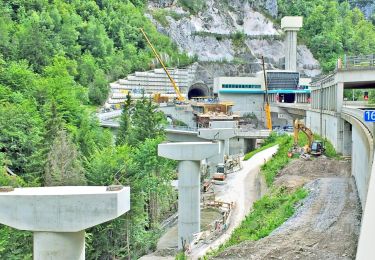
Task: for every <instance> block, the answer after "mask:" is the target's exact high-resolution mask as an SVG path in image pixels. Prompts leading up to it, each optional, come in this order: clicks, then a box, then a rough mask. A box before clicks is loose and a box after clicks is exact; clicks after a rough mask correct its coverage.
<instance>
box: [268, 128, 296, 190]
mask: <svg viewBox="0 0 375 260" xmlns="http://www.w3.org/2000/svg"><path fill="white" fill-rule="evenodd" d="M278 144H279V149H278V150H277V152H276V154H275V155H274V156H273V158H272V159H271V160H269V161H268V162H267V163H265V164H264V165H263V166H262V167H261V171H262V174H263V176H264V177H265V179H266V183H267V185H268V186H269V187H270V186H272V184H273V181H274V179H275V177H276V175H277V174H278V172H279V171H280V170H281V169H282V168H284V166H285V165H287V164H288V162H289V161H290V159H289V158H288V156H287V155H288V151H289V149H290V148H291V147H292V145H293V138H292V137H291V136H288V135H283V136H281V137H280V138H279V140H278Z"/></svg>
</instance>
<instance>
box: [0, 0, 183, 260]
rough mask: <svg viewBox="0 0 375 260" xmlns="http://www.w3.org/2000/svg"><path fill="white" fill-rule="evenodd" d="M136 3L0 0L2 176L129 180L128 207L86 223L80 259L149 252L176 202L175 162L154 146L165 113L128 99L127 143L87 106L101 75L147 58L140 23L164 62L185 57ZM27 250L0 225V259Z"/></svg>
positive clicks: (32, 180) (6, 180)
mask: <svg viewBox="0 0 375 260" xmlns="http://www.w3.org/2000/svg"><path fill="white" fill-rule="evenodd" d="M143 4H144V3H143V2H142V1H114V0H102V1H89V0H82V1H80V0H72V1H63V0H55V1H47V0H32V1H29V0H10V1H8V0H4V1H1V2H0V12H1V15H0V185H12V186H14V187H17V186H44V185H47V186H49V185H52V186H54V185H86V184H88V185H110V184H113V183H115V184H116V183H122V184H124V185H130V186H131V187H132V211H131V213H130V214H127V215H126V216H124V217H122V218H119V219H117V220H115V221H113V222H111V223H107V224H104V225H100V226H98V227H95V228H94V229H92V230H89V231H88V233H87V242H88V249H87V258H88V259H114V258H122V257H126V256H128V255H131V256H132V257H134V258H135V257H137V256H139V255H140V254H142V253H144V252H147V251H148V250H149V248H152V246H153V245H154V243H155V238H156V237H157V235H158V226H159V223H160V221H161V220H162V219H164V218H165V214H168V212H169V207H170V205H172V204H173V203H175V198H174V196H173V194H174V193H173V190H172V189H171V187H170V184H169V181H170V180H171V179H172V177H174V175H173V174H174V173H173V171H174V168H175V167H174V164H173V163H171V162H170V161H167V160H160V158H158V157H157V151H156V147H157V144H158V143H160V142H162V141H163V140H164V137H163V135H164V133H163V131H162V130H160V129H159V128H160V126H161V125H162V124H163V123H164V122H165V121H164V117H163V115H161V114H159V113H157V112H155V107H154V106H153V105H152V104H151V102H150V101H148V100H141V101H140V102H138V103H134V104H132V103H131V104H129V106H128V107H131V109H129V112H128V113H127V115H128V118H129V120H130V121H131V122H132V123H131V126H129V127H126V128H124V127H123V128H122V130H121V131H126V134H123V135H122V136H129V137H131V143H129V142H130V141H129V142H128V140H120V139H119V140H117V143H118V144H119V145H117V146H115V145H114V140H113V136H112V134H111V133H110V132H109V131H107V130H103V129H101V128H100V127H99V124H98V121H97V119H96V117H95V116H94V114H93V111H94V110H95V108H94V105H95V106H96V105H100V104H102V103H103V101H104V100H105V99H106V98H107V93H108V82H109V81H112V80H114V79H117V78H119V77H123V76H125V75H127V74H128V73H130V72H133V71H135V70H146V69H149V68H150V66H151V65H152V59H153V55H152V53H151V51H150V50H149V49H148V47H147V44H146V42H145V41H144V39H143V37H142V35H141V33H140V31H139V28H141V27H142V28H144V29H145V31H146V32H147V34H148V35H149V37H150V38H151V39H152V41H153V42H154V44H155V45H156V48H157V49H158V50H160V52H162V53H166V54H167V55H168V56H169V63H170V65H173V64H175V63H177V61H178V62H179V64H180V65H181V64H182V65H183V64H187V63H189V62H190V59H189V58H188V57H187V56H186V55H185V54H182V53H179V51H178V50H177V48H176V46H175V44H173V43H172V42H171V41H170V40H169V39H168V38H167V37H166V36H163V35H161V34H159V33H158V32H157V31H156V29H155V28H154V26H153V25H152V23H151V22H150V21H149V20H148V19H147V18H146V17H145V16H144V5H143ZM145 116H147V118H146V119H145ZM145 122H147V125H145ZM129 140H130V139H129ZM145 161H146V163H144V162H145ZM6 169H9V170H11V171H13V172H14V173H15V174H16V175H17V177H16V176H13V177H10V176H9V175H8V174H7V173H6ZM94 237H95V239H93V238H94ZM31 254H32V237H31V234H30V233H28V232H21V231H15V230H13V229H10V228H8V227H4V226H1V228H0V259H31Z"/></svg>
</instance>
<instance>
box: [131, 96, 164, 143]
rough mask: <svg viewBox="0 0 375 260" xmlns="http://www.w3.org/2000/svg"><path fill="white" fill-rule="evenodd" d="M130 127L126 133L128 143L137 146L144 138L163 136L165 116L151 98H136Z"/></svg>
mask: <svg viewBox="0 0 375 260" xmlns="http://www.w3.org/2000/svg"><path fill="white" fill-rule="evenodd" d="M131 122H132V127H131V130H130V132H129V135H128V143H129V144H130V145H132V146H138V145H139V144H141V143H142V142H144V141H145V140H146V139H154V138H156V137H159V136H164V135H165V131H164V127H165V125H166V118H165V115H164V113H163V112H161V111H158V110H157V106H156V105H155V104H153V103H152V101H151V99H147V98H145V97H144V96H143V97H142V99H140V100H137V102H136V103H135V105H134V111H133V112H132V116H131Z"/></svg>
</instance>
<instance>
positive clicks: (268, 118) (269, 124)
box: [262, 56, 272, 131]
mask: <svg viewBox="0 0 375 260" xmlns="http://www.w3.org/2000/svg"><path fill="white" fill-rule="evenodd" d="M262 65H263V76H264V86H265V90H266V93H265V105H264V113H265V114H266V126H267V128H268V130H271V131H272V118H271V106H270V102H269V99H268V82H267V77H266V66H265V64H264V57H263V56H262Z"/></svg>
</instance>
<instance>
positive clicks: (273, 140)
mask: <svg viewBox="0 0 375 260" xmlns="http://www.w3.org/2000/svg"><path fill="white" fill-rule="evenodd" d="M281 140H282V138H279V137H278V136H277V134H276V133H273V132H272V133H271V135H270V136H269V137H267V138H266V139H265V140H264V142H263V143H262V145H261V147H259V148H258V149H255V150H254V151H251V152H249V153H247V154H246V155H245V157H244V160H245V161H247V160H249V159H250V158H251V157H253V156H254V155H256V154H257V153H259V152H261V151H264V150H266V149H268V148H270V147H272V146H275V145H277V144H279V143H280V141H281Z"/></svg>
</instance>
